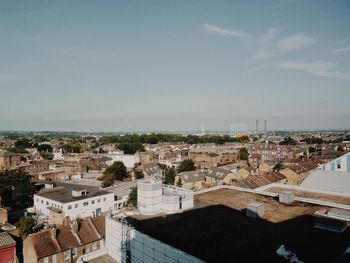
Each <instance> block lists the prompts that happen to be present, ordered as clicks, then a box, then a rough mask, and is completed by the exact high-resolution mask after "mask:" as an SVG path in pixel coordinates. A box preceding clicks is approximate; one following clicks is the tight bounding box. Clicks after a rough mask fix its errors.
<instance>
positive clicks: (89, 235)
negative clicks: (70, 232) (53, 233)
mask: <svg viewBox="0 0 350 263" xmlns="http://www.w3.org/2000/svg"><path fill="white" fill-rule="evenodd" d="M78 235H79V237H80V240H81V241H82V242H83V243H84V244H87V243H91V242H94V241H97V240H99V239H101V238H102V237H101V235H100V234H99V233H98V232H97V229H96V227H95V225H94V224H93V223H92V221H91V219H90V218H88V219H87V220H83V221H82V222H81V225H80V228H79V231H78Z"/></svg>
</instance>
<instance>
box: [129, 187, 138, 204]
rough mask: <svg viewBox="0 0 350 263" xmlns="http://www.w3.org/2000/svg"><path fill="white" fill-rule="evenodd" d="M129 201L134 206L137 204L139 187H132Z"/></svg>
mask: <svg viewBox="0 0 350 263" xmlns="http://www.w3.org/2000/svg"><path fill="white" fill-rule="evenodd" d="M127 203H128V204H132V205H133V206H134V207H136V206H137V187H133V188H131V191H130V193H129V198H128V202H127Z"/></svg>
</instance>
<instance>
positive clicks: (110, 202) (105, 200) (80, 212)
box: [34, 193, 114, 219]
mask: <svg viewBox="0 0 350 263" xmlns="http://www.w3.org/2000/svg"><path fill="white" fill-rule="evenodd" d="M41 200H43V203H41ZM98 200H100V201H98ZM92 201H94V204H93V202H92ZM46 202H48V205H47V203H46ZM85 202H88V205H87V206H84V203H85ZM75 205H77V206H78V207H75ZM49 206H53V207H57V208H60V209H62V211H63V212H64V215H65V216H69V217H70V218H72V219H73V218H77V217H81V218H83V217H87V216H94V215H96V209H98V208H101V212H102V213H104V212H108V211H109V210H110V209H113V208H114V194H113V193H109V194H106V195H101V196H97V197H91V198H86V199H82V200H78V201H73V202H69V203H60V202H56V201H53V200H50V199H47V198H45V197H41V196H39V195H34V207H35V209H36V211H39V212H40V213H42V214H44V215H46V216H49V213H50V210H48V209H47V207H49ZM68 206H71V209H68Z"/></svg>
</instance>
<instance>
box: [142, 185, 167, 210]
mask: <svg viewBox="0 0 350 263" xmlns="http://www.w3.org/2000/svg"><path fill="white" fill-rule="evenodd" d="M137 207H138V209H139V211H140V213H141V214H144V215H152V214H157V213H160V212H162V182H161V181H153V180H139V181H138V183H137Z"/></svg>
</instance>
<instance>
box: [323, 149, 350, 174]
mask: <svg viewBox="0 0 350 263" xmlns="http://www.w3.org/2000/svg"><path fill="white" fill-rule="evenodd" d="M324 169H325V170H327V171H339V172H348V173H349V172H350V152H348V153H346V154H344V155H342V156H340V157H339V158H337V159H335V160H333V161H330V162H328V163H326V164H325V165H324Z"/></svg>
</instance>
